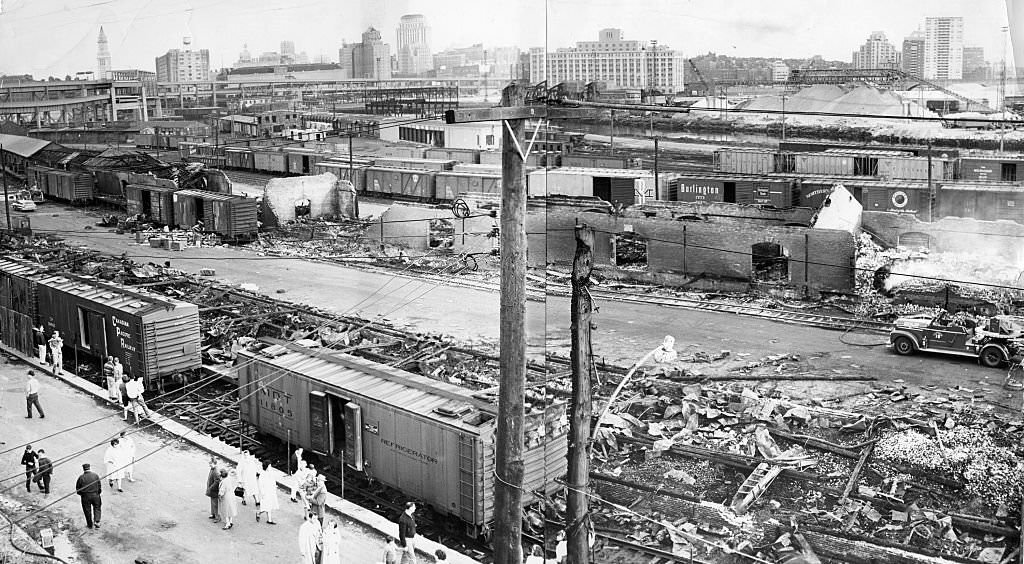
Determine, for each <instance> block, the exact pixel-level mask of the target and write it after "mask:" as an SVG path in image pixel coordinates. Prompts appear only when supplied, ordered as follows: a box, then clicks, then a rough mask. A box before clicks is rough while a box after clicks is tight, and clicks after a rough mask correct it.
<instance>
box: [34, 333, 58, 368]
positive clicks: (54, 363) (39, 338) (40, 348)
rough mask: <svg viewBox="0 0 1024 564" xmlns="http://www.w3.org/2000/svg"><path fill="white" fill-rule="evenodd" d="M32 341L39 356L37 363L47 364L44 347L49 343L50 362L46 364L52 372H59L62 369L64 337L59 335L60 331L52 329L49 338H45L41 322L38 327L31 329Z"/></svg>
mask: <svg viewBox="0 0 1024 564" xmlns="http://www.w3.org/2000/svg"><path fill="white" fill-rule="evenodd" d="M32 343H33V344H34V345H35V346H36V354H37V355H38V356H39V363H40V364H42V365H44V366H45V365H47V362H46V358H47V355H46V348H47V345H49V348H50V355H49V358H50V362H49V364H48V366H49V367H50V369H51V370H52V371H53V373H54V374H60V373H61V372H63V370H64V368H63V367H64V338H63V337H61V336H60V331H56V330H54V332H53V334H52V335H50V338H49V339H47V338H46V330H45V329H44V328H43V325H42V324H39V327H36V328H34V329H32Z"/></svg>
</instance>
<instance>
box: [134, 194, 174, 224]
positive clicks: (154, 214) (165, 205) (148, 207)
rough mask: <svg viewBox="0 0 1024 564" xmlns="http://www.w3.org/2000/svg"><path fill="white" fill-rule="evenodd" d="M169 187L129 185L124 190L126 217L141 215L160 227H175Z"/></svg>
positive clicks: (172, 201) (171, 195) (172, 198)
mask: <svg viewBox="0 0 1024 564" xmlns="http://www.w3.org/2000/svg"><path fill="white" fill-rule="evenodd" d="M176 190H177V188H173V187H170V186H151V185H149V184H129V185H128V186H126V187H125V189H124V195H125V203H126V206H125V207H126V209H127V211H128V215H136V214H142V215H144V216H146V217H149V218H151V219H152V220H153V221H154V222H156V223H159V224H161V225H176V223H175V221H174V197H173V195H174V192H175V191H176Z"/></svg>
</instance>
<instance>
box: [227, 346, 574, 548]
mask: <svg viewBox="0 0 1024 564" xmlns="http://www.w3.org/2000/svg"><path fill="white" fill-rule="evenodd" d="M236 370H237V373H238V390H239V397H240V398H242V399H241V402H240V406H239V408H240V414H241V419H242V421H245V422H247V423H249V424H251V425H254V426H255V427H256V428H257V429H258V430H259V431H261V432H263V433H267V434H269V435H273V436H275V437H278V438H280V439H281V440H289V441H290V442H291V443H292V444H293V445H300V446H302V447H303V448H305V449H306V450H307V451H312V452H314V453H316V454H317V455H319V456H321V457H324V458H325V459H326V461H327V465H328V466H333V467H337V466H340V465H342V464H344V465H345V466H347V467H348V468H350V469H354V470H357V471H364V472H365V473H366V474H367V475H369V476H370V477H372V478H373V479H374V480H376V481H378V482H380V483H382V484H385V485H387V486H389V487H392V488H395V489H397V490H400V491H401V492H402V493H403V494H405V495H406V496H407V497H409V498H412V499H417V500H421V501H422V502H423V503H424V504H426V505H427V506H429V507H432V508H433V509H434V510H435V511H436V512H438V513H441V514H444V515H448V516H450V517H451V518H453V519H456V520H458V521H461V522H463V523H465V524H466V526H467V527H468V528H469V531H470V533H478V532H484V533H486V531H487V529H488V527H489V525H490V524H491V522H492V521H493V518H494V498H493V495H492V492H493V489H494V464H495V450H496V449H497V448H500V447H499V446H498V445H496V444H495V434H496V424H497V420H496V416H497V410H496V408H495V406H494V405H493V404H491V403H489V402H485V401H483V400H480V399H477V398H476V397H474V396H473V395H472V394H471V392H470V391H468V390H466V389H463V388H459V387H458V386H454V385H452V384H447V383H445V382H439V381H437V380H433V379H430V378H427V377H425V376H420V375H417V374H412V373H409V372H405V371H402V370H399V369H397V368H393V367H391V366H387V365H383V364H378V363H375V362H371V361H368V360H365V359H362V358H358V357H355V356H351V355H347V354H343V353H339V352H333V351H327V350H321V351H316V350H312V349H307V348H304V347H300V346H298V345H294V344H290V343H287V344H286V343H280V342H278V344H274V345H271V346H269V347H267V348H264V349H263V350H262V351H259V352H251V351H241V352H239V355H238V363H237V368H236ZM564 416H565V409H564V405H556V406H552V407H550V408H549V409H548V410H547V412H546V413H539V414H532V413H531V414H530V415H529V416H528V417H527V421H526V423H525V425H524V427H525V430H526V436H527V437H528V438H527V442H526V444H525V445H524V452H523V462H524V464H525V468H524V480H523V492H524V502H527V503H529V502H531V501H533V500H535V499H536V497H535V495H536V492H545V493H547V494H550V493H553V492H554V491H556V490H558V489H559V488H560V486H559V484H558V483H557V482H556V479H557V478H559V477H561V476H562V475H564V473H565V470H566V458H565V453H566V445H567V442H566V429H565V426H564V423H562V421H563V418H564Z"/></svg>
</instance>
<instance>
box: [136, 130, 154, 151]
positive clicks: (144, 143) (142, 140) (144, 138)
mask: <svg viewBox="0 0 1024 564" xmlns="http://www.w3.org/2000/svg"><path fill="white" fill-rule="evenodd" d="M155 137H156V136H155V135H153V134H152V133H136V134H135V146H136V147H144V148H147V149H148V148H151V147H156V145H154V143H155V141H154V140H155Z"/></svg>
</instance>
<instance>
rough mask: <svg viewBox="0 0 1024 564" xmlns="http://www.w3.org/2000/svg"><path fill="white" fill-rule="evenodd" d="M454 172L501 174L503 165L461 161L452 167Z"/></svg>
mask: <svg viewBox="0 0 1024 564" xmlns="http://www.w3.org/2000/svg"><path fill="white" fill-rule="evenodd" d="M524 168H525V167H524ZM452 172H470V173H474V174H476V173H481V174H501V165H486V164H462V163H459V164H456V165H455V166H453V167H452Z"/></svg>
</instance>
